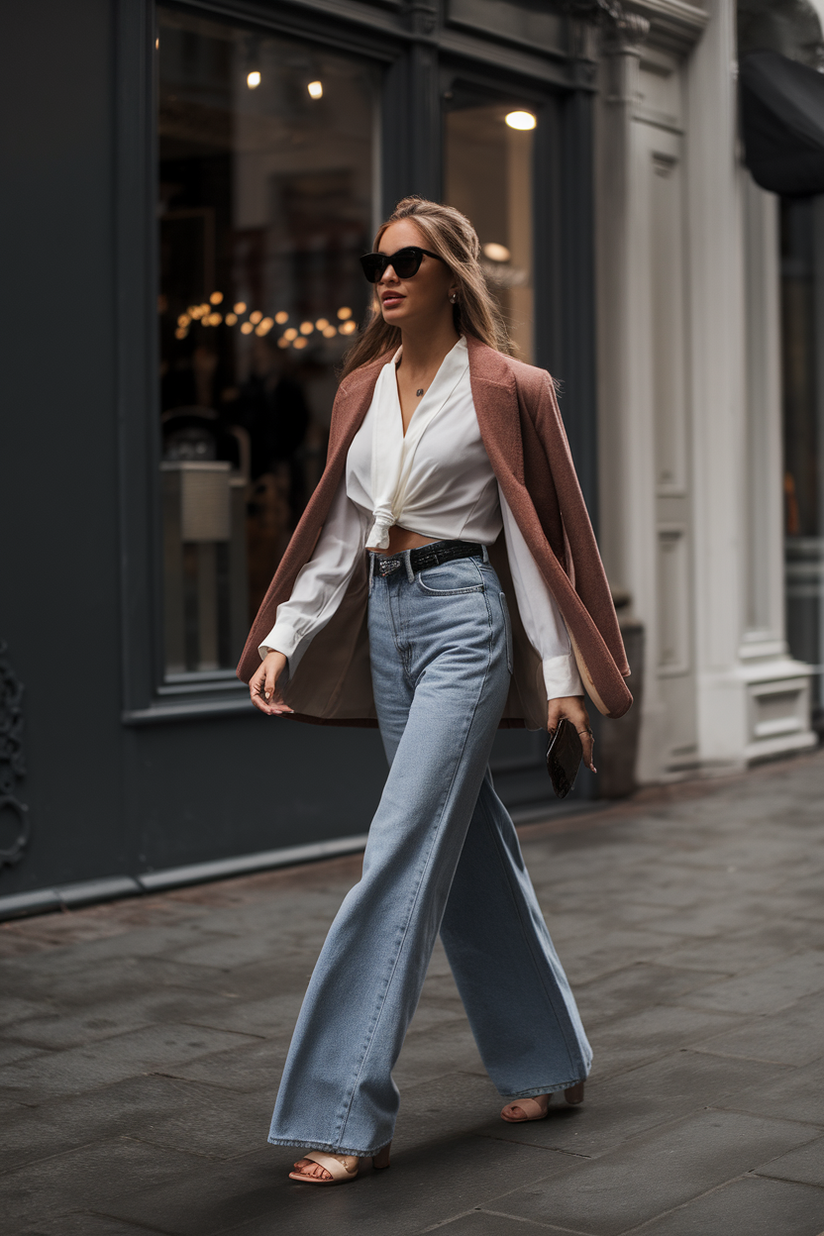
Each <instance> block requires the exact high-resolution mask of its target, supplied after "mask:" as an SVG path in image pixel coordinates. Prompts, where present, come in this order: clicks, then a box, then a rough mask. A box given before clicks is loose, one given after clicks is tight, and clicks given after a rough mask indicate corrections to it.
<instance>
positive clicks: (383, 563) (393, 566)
mask: <svg viewBox="0 0 824 1236" xmlns="http://www.w3.org/2000/svg"><path fill="white" fill-rule="evenodd" d="M375 556H376V558H377V559H378V563H377V567H378V575H380V576H384V575H391V574H392V572H393V571H397V570H398V569H399V568H400V567H401V565H402V563H401V560H400V558H384V557H383V555H382V554H380V555H378V554H376V555H375Z"/></svg>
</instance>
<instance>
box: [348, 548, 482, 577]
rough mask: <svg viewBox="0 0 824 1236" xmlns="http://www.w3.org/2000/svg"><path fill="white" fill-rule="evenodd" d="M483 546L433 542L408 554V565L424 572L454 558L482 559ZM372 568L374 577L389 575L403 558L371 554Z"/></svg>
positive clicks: (399, 565)
mask: <svg viewBox="0 0 824 1236" xmlns="http://www.w3.org/2000/svg"><path fill="white" fill-rule="evenodd" d="M483 556H484V547H483V545H476V544H475V543H474V542H473V541H433V542H432V544H431V545H421V547H420V548H419V549H413V550H411V551H410V553H409V565H410V566H411V568H412V570H413V571H415V572H417V571H426V570H428V569H429V568H430V567H435V566H440V564H441V563H442V562H451V561H452V560H453V559H454V558H483ZM372 558H373V563H372V567H373V570H374V572H375V574H376V575H381V576H383V575H391V574H392V572H393V571H399V570H400V568H401V567H402V566H403V558H402V557H398V556H396V555H395V554H392V555H391V556H387V555H386V554H373V555H372Z"/></svg>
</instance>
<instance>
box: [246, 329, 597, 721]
mask: <svg viewBox="0 0 824 1236" xmlns="http://www.w3.org/2000/svg"><path fill="white" fill-rule="evenodd" d="M400 358H401V350H400V349H399V350H398V352H397V353H396V354H395V356H394V357H393V358H392V360H391V361H389V362H388V363H387V364H386V365H384V367H383V369H382V370H381V372H380V374H379V376H378V380H377V383H376V384H375V390H374V394H373V397H372V402H371V404H370V407H369V411H368V412H367V414H366V416H365V417H364V420H363V423H362V424H361V426H360V429H359V430H358V432H357V433H356V435H355V437H354V439H353V441H352V445H351V446H350V448H349V453H348V456H347V461H346V469H345V473H344V478H343V480H342V481H341V484H340V486H339V488H338V491H337V493H336V494H335V498H334V500H333V502H332V506H331V508H330V511H329V515H328V517H327V519H326V523H325V524H324V526H323V531H322V533H321V535H320V539H319V540H318V543H317V546H316V547H315V551H314V553H313V555H312V557H311V558H310V560H309V561H308V562H307V563H306V565H305V566H304V567H303V568H302V569H301V571H300V572H299V573H298V576H297V578H296V580H295V586H294V588H293V590H292V594H291V596H290V597H289V600H288V601H285V602H283V603H282V604H281V605H279V606H278V609H277V615H276V620H275V625H274V627H273V628H272V630H271V631H270V633H269V634H268V635H267V636H266V638H265V640H264V641H263V643H262V644H261V645H260V647H259V652H260V655H261V657H265V656H266V654H267V653H268V652H272V651H277V652H281V653H283V655H284V656H285V657H286V658H287V661H288V669H289V675H290V677H291V676H292V675H294V673H295V670H296V669H297V667H298V664H299V663H300V660H301V658H302V656H303V654H304V653H305V651H306V649H307V648H308V647H309V644H310V643H311V641H312V639H313V637H314V636H315V635H317V633H318V632H319V631H321V630H322V629H323V627H325V626H326V624H327V623H328V622H329V620H330V619H331V618H332V616H333V615H334V613H335V611H336V610H337V608H338V606H339V605H340V602H341V600H342V599H343V596H344V593H345V592H346V589H347V587H348V585H349V582H350V580H351V578H352V574H353V572H354V570H355V566H356V564H357V562H358V559H359V557H360V555H361V554H362V553H363V552H364V550H372V549H388V547H389V530H390V528H392V527H393V526H394V525H396V524H397V525H398V526H400V527H403V528H404V529H406V530H407V531H410V532H416V533H418V534H419V535H421V536H425V537H429V538H431V539H432V540H438V541H440V540H456V541H460V540H462V541H475V542H478V543H479V544H482V545H487V546H489V545H491V544H493V542H494V541H495V540H497V538H498V536H499V535H500V533H501V530H502V529H503V532H504V537H505V541H506V548H507V553H508V557H509V565H510V570H511V574H512V582H513V586H514V589H515V599H516V601H517V603H518V610H519V612H520V616H521V621H522V622H523V626H524V630H525V632H526V635H527V638H528V639H529V642H530V643H531V644H532V647H533V648H534V649H535V651H536V652H537V653H538V655H539V657H540V658H541V662H542V666H543V676H544V683H545V686H546V692H547V699H555V698H558V697H559V696H566V695H583V687H582V686H581V680H580V677H579V675H578V670H577V666H576V663H575V657H574V654H573V653H572V649H571V646H570V641H569V635H568V634H567V630H566V626H565V625H564V621H563V619H562V618H561V615H560V613H559V611H558V607H557V606H556V604H555V601H554V599H553V597H552V594H551V593H550V591H549V589H548V588H547V586H546V583H545V582H544V579H543V576H542V575H541V573H540V571H539V570H538V567H537V565H536V563H535V560H534V558H533V557H532V554H531V553H530V551H529V548H528V546H527V544H526V542H525V541H524V538H523V536H522V534H521V531H520V529H519V527H518V524H517V522H516V520H515V517H514V515H513V514H512V511H511V509H510V507H509V505H508V504H507V502H506V499H505V498H504V496H503V494H502V493H501V492H500V490H499V488H498V482H497V479H496V477H495V473H494V472H493V470H492V465H491V463H490V462H489V457H488V455H487V453H486V450H485V448H484V445H483V442H482V440H481V433H480V429H479V427H478V420H477V417H476V415H475V405H474V402H473V399H472V388H471V384H470V378H469V356H468V352H467V347H466V341H465V340H464V339H459V340H458V342H457V343H456V344H455V346H454V347H453V348H452V350H451V351H450V352H448V353H447V355H446V357H445V358H444V360H443V363H442V364H441V367H440V369H439V370H438V372H437V374H436V376H435V379H434V381H433V382H432V385H431V386H430V388H429V390H428V391H427V392H426V394H425V395H424V396H423V398H422V399H421V401H420V403H419V404H418V406H417V408H416V409H415V411H414V413H413V414H412V418H411V420H410V422H409V426H408V428H407V431H406V434H405V435H404V432H403V418H402V414H401V406H400V398H399V396H398V384H397V378H396V367H397V365H398V363H399V361H400Z"/></svg>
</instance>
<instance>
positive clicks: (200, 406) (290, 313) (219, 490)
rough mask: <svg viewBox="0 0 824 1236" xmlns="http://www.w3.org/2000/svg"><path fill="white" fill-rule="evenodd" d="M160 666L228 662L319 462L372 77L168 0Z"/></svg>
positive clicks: (358, 219) (209, 666)
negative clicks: (163, 656)
mask: <svg viewBox="0 0 824 1236" xmlns="http://www.w3.org/2000/svg"><path fill="white" fill-rule="evenodd" d="M158 56H159V83H160V88H159V125H158V127H159V147H160V149H159V155H160V169H159V186H160V195H159V196H160V201H159V218H160V298H159V305H158V310H159V321H160V341H161V375H160V390H161V431H162V446H163V462H162V490H163V503H164V507H163V528H164V584H165V634H166V670H167V676H169V677H170V678H172V679H173V678H174V677H175V676H177V675H180V674H184V675H188V674H191V673H192V672H201V673H202V672H215V671H218V672H220V671H230V670H231V667H233V666H234V664H235V662H236V659H237V656H238V655H239V652H240V649H241V647H242V644H243V640H244V638H245V635H246V632H247V630H248V626H249V621H250V618H251V616H252V615H253V614H254V612H255V611H256V609H257V606H258V604H259V603H260V600H261V598H262V596H263V593H264V592H265V590H266V588H267V586H268V584H269V582H270V580H271V577H272V574H273V572H274V570H275V567H276V566H277V564H278V562H279V560H280V557H281V555H282V553H283V551H284V549H285V547H286V545H287V543H288V541H289V537H290V535H291V533H292V531H293V529H294V527H295V524H296V522H297V520H298V518H299V517H300V514H301V512H302V511H303V508H304V506H305V505H306V501H307V499H308V497H309V495H310V494H311V492H312V490H313V489H314V487H315V485H316V483H317V481H318V479H319V477H320V474H321V471H322V469H323V465H324V461H325V455H326V441H327V434H328V425H329V416H330V412H331V407H332V400H333V397H334V391H335V376H334V370H335V366H336V365H338V364H339V363H340V360H341V357H342V355H343V353H344V352H345V350H346V348H347V347H348V346H349V343H350V342H351V338H350V337H351V335H352V334H353V333H354V332H355V330H356V329H357V324H358V322H359V321H360V320H361V318H362V316H363V314H364V311H365V309H366V306H367V300H368V286H367V285H366V283H365V282H364V280H363V278H362V276H361V275H360V270H359V267H358V263H357V258H358V255H359V254H360V253H363V252H365V251H366V250H367V249H368V248H369V244H370V238H371V232H372V224H373V219H372V185H373V158H374V151H373V130H374V120H373V117H374V92H375V80H374V75H373V72H372V70H371V68H370V67H369V66H368V65H366V64H365V63H363V62H361V61H360V60H358V59H356V58H354V57H344V56H338V55H332V54H329V53H328V52H326V51H325V50H318V49H316V48H314V47H313V46H312V45H310V44H303V43H300V42H298V41H296V40H291V39H283V38H280V37H273V36H268V35H267V36H263V35H258V34H253V33H250V32H249V31H247V30H244V29H242V28H239V27H237V26H235V25H230V24H223V23H219V22H215V21H210V20H204V19H201V18H197V17H193V16H189V15H187V14H182V13H180V12H176V11H172V10H161V11H160V16H159V50H158Z"/></svg>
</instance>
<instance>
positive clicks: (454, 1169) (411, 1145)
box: [0, 753, 824, 1236]
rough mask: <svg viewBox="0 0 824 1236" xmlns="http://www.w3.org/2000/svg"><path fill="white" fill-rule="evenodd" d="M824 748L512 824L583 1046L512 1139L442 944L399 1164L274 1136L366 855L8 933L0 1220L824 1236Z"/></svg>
mask: <svg viewBox="0 0 824 1236" xmlns="http://www.w3.org/2000/svg"><path fill="white" fill-rule="evenodd" d="M822 803H824V753H815V754H813V755H811V756H808V757H804V758H801V759H797V760H794V761H786V762H785V763H782V764H775V765H772V766H768V767H764V768H761V769H758V770H755V771H752V772H750V773H747V774H745V775H742V776H739V777H736V778H731V779H729V780H725V781H718V782H714V783H707V782H705V783H700V784H699V783H692V784H684V785H681V786H677V787H670V788H668V789H659V790H653V791H645V792H643V793H641V794H639V795H637V796H636V797H635V798H634V799H633V800H630V801H627V802H625V803H622V804H618V805H616V806H614V807H610V808H608V809H606V810H604V809H601V810H599V811H598V812H597V813H593V814H591V815H590V816H588V817H587V816H581V815H579V816H575V817H570V818H567V819H566V820H558V819H555V820H548V821H547V822H546V823H537V824H532V825H529V826H527V827H526V828H524V829H522V838H523V844H524V852H525V855H526V858H527V862H528V865H529V867H530V870H531V872H532V874H533V878H534V881H535V885H536V888H537V890H538V892H539V896H540V899H541V901H542V904H543V906H544V909H545V912H546V915H547V920H548V923H549V926H550V930H551V932H552V934H553V937H554V939H555V941H556V943H557V945H558V947H559V951H560V954H561V957H562V960H563V961H564V963H565V965H566V967H567V971H568V973H569V975H570V978H571V981H572V982H573V986H574V987H575V989H576V991H577V993H578V996H579V999H580V1004H581V1009H582V1012H583V1015H584V1019H585V1022H586V1025H587V1028H588V1031H589V1034H590V1038H591V1040H592V1043H593V1046H594V1048H595V1066H594V1070H593V1074H592V1078H591V1080H590V1083H589V1084H588V1087H587V1098H586V1102H585V1103H584V1104H583V1106H581V1107H577V1108H570V1107H568V1106H567V1105H566V1104H564V1103H563V1102H562V1101H559V1100H557V1099H556V1101H555V1102H554V1103H553V1105H552V1107H551V1109H550V1115H549V1117H548V1118H547V1119H546V1120H545V1121H542V1122H531V1123H526V1124H523V1125H508V1124H505V1123H503V1122H502V1121H501V1120H500V1119H499V1117H498V1110H499V1108H500V1098H499V1096H497V1094H496V1092H495V1090H494V1088H493V1087H492V1085H491V1083H490V1082H489V1080H488V1078H487V1077H486V1074H485V1072H484V1070H483V1066H482V1064H481V1061H480V1058H479V1056H478V1053H477V1049H476V1047H475V1044H474V1041H473V1039H472V1035H471V1033H470V1031H469V1027H468V1025H467V1023H466V1020H465V1018H464V1015H463V1011H462V1007H461V1004H460V1000H459V998H458V995H457V992H456V990H455V986H454V983H453V981H452V978H451V975H450V973H449V967H448V964H447V963H446V959H445V956H444V954H443V951H442V950H441V949H440V948H438V949H436V952H435V955H434V957H433V960H432V965H431V967H430V971H429V976H428V978H427V982H426V985H425V989H424V994H423V997H422V1000H421V1004H420V1007H419V1010H418V1013H417V1014H416V1017H415V1019H414V1021H413V1024H412V1027H411V1029H410V1033H409V1035H408V1036H407V1041H406V1043H405V1045H404V1048H403V1052H402V1053H401V1057H400V1060H399V1062H398V1066H397V1069H396V1071H395V1076H396V1081H397V1083H398V1085H399V1087H400V1090H401V1100H402V1103H401V1113H400V1117H399V1120H398V1126H397V1130H396V1136H395V1145H394V1149H393V1166H392V1167H391V1168H390V1170H389V1171H388V1172H383V1173H372V1172H371V1171H368V1170H367V1171H366V1172H365V1173H364V1174H363V1178H362V1179H360V1180H359V1181H358V1182H357V1183H356V1184H354V1185H350V1186H347V1187H345V1188H342V1189H341V1188H335V1189H318V1188H314V1189H313V1188H309V1187H307V1186H304V1185H300V1184H296V1183H294V1182H290V1181H289V1180H288V1179H287V1172H288V1167H289V1164H290V1162H291V1161H292V1160H293V1158H295V1157H296V1153H294V1152H291V1151H289V1149H288V1148H284V1147H269V1146H267V1144H266V1141H265V1138H266V1132H267V1129H268V1122H269V1117H270V1114H271V1106H272V1102H273V1099H274V1095H275V1091H276V1088H277V1083H278V1077H279V1074H280V1070H281V1068H282V1064H283V1059H284V1056H285V1052H286V1049H287V1047H288V1042H289V1038H290V1035H291V1032H292V1027H293V1024H294V1019H295V1016H296V1013H297V1009H298V1007H299V1003H300V999H301V997H302V993H303V990H304V989H305V985H306V982H307V979H308V977H309V974H310V972H311V969H312V965H313V964H314V960H315V957H316V955H317V952H318V949H319V947H320V944H321V942H322V940H323V937H324V935H325V932H326V930H327V928H328V924H329V922H330V921H331V919H332V917H333V916H334V913H335V911H336V909H337V906H338V905H339V903H340V901H341V899H342V897H343V895H344V894H345V892H346V890H347V889H348V888H349V887H350V886H351V884H352V883H354V882H355V880H357V878H358V872H359V861H360V860H359V858H358V856H356V855H355V856H347V857H345V858H342V859H335V860H333V861H331V862H326V863H319V864H317V865H315V866H311V867H304V868H294V869H290V870H281V871H273V872H263V873H259V874H257V875H254V876H246V877H242V878H238V879H233V880H226V881H223V882H221V883H219V884H213V885H207V886H200V887H193V888H186V889H180V890H176V891H171V892H168V893H164V894H156V895H155V894H153V895H152V896H149V897H145V898H142V899H135V900H133V901H120V902H115V903H112V904H110V905H108V906H93V907H88V908H86V909H82V910H75V911H69V912H64V913H57V914H49V915H44V916H43V917H41V918H39V919H29V920H23V921H19V920H18V921H17V922H14V923H7V924H2V925H0V1214H1V1215H2V1232H3V1236H139V1234H140V1233H142V1234H143V1236H146V1233H149V1236H152V1233H154V1234H156V1236H229V1234H230V1233H231V1234H232V1236H264V1233H265V1236H349V1234H350V1233H351V1234H352V1236H355V1233H357V1236H372V1234H374V1236H407V1234H408V1236H417V1234H418V1233H423V1232H430V1231H435V1232H441V1231H443V1232H445V1233H453V1232H454V1233H455V1236H464V1234H465V1236H512V1233H513V1232H514V1233H519V1232H523V1233H524V1234H525V1236H527V1234H528V1233H529V1232H530V1231H534V1232H536V1233H537V1232H542V1231H543V1232H566V1233H578V1234H583V1236H623V1234H624V1233H630V1232H632V1233H633V1234H634V1233H635V1232H638V1233H639V1234H640V1233H644V1234H646V1233H649V1236H716V1234H720V1233H724V1236H762V1234H763V1236H767V1233H769V1236H824V1178H823V1177H822V1165H823V1164H824V1098H822V1095H823V1094H824V1035H822V1032H821V1026H822V1024H824V913H822V910H824V898H822V897H821V895H820V890H821V886H822V884H824V810H822Z"/></svg>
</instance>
